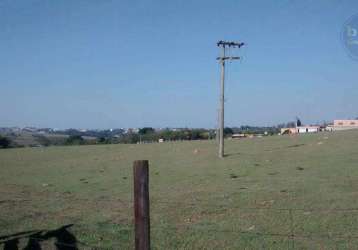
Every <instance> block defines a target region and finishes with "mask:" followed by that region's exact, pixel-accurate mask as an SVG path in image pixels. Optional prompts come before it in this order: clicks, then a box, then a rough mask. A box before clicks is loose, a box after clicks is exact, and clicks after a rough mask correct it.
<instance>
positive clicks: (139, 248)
mask: <svg viewBox="0 0 358 250" xmlns="http://www.w3.org/2000/svg"><path fill="white" fill-rule="evenodd" d="M148 172H149V166H148V161H147V160H141V161H134V163H133V176H134V220H135V250H149V249H150V220H149V189H148V184H149V174H148Z"/></svg>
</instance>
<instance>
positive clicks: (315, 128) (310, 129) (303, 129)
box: [297, 126, 320, 134]
mask: <svg viewBox="0 0 358 250" xmlns="http://www.w3.org/2000/svg"><path fill="white" fill-rule="evenodd" d="M319 131H320V127H319V126H300V127H297V133H299V134H302V133H317V132H319Z"/></svg>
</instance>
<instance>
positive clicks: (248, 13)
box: [0, 0, 358, 128]
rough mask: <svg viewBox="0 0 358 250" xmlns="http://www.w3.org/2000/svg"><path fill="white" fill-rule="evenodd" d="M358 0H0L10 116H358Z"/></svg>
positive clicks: (34, 122)
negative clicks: (352, 28) (356, 31)
mask: <svg viewBox="0 0 358 250" xmlns="http://www.w3.org/2000/svg"><path fill="white" fill-rule="evenodd" d="M356 13H358V2H357V1H353V0H352V1H339V0H336V1H334V0H331V1H326V0H315V1H313V0H311V1H288V0H286V1H273V0H272V1H263V0H261V1H257V0H248V1H237V0H232V1H211V0H205V1H177V0H173V1H130V0H128V1H126V0H121V1H108V0H104V1H94V0H93V1H90V0H88V1H82V0H76V1H70V0H63V1H52V0H51V1H50V0H42V1H38V0H18V1H15V0H0V31H1V32H0V41H1V43H0V91H1V97H0V107H1V108H0V126H38V127H56V128H68V127H75V128H113V127H143V126H153V127H215V126H216V123H217V106H218V97H219V77H220V71H219V70H220V67H219V65H218V63H217V62H216V60H215V58H216V57H217V56H218V54H219V50H218V48H217V47H216V42H217V41H218V40H239V41H243V42H245V43H247V45H246V46H245V47H242V48H241V49H240V51H237V52H236V55H240V56H242V58H243V59H242V60H241V61H239V62H232V63H228V64H227V66H228V67H227V73H228V75H227V83H226V114H225V115H226V124H227V125H228V126H239V125H245V124H250V125H273V124H277V123H280V122H286V121H290V120H293V119H294V117H295V116H299V117H300V118H301V120H302V121H303V123H305V124H309V123H314V122H320V121H323V120H327V121H330V120H333V119H335V118H354V117H357V116H358V109H357V107H358V82H357V72H358V71H357V67H358V61H354V60H352V59H351V58H350V57H349V56H348V55H347V53H346V51H345V50H344V48H343V46H342V42H341V38H340V33H341V31H342V27H343V24H344V23H345V21H346V20H347V19H348V18H349V17H350V16H352V15H354V14H356Z"/></svg>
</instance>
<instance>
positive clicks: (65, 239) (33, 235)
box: [0, 224, 78, 250]
mask: <svg viewBox="0 0 358 250" xmlns="http://www.w3.org/2000/svg"><path fill="white" fill-rule="evenodd" d="M72 226H73V224H69V225H65V226H62V227H60V228H58V229H55V230H39V231H26V232H20V233H15V234H11V235H5V236H0V246H1V245H3V250H18V249H20V248H19V243H20V240H25V241H27V243H26V246H25V248H23V250H42V247H41V243H43V242H45V241H49V240H52V239H55V243H54V245H55V249H58V250H78V247H77V239H76V237H75V236H74V235H73V234H71V233H70V232H69V231H68V230H67V229H68V228H70V227H72Z"/></svg>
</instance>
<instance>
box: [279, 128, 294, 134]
mask: <svg viewBox="0 0 358 250" xmlns="http://www.w3.org/2000/svg"><path fill="white" fill-rule="evenodd" d="M297 133H298V131H297V128H281V135H286V134H297Z"/></svg>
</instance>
